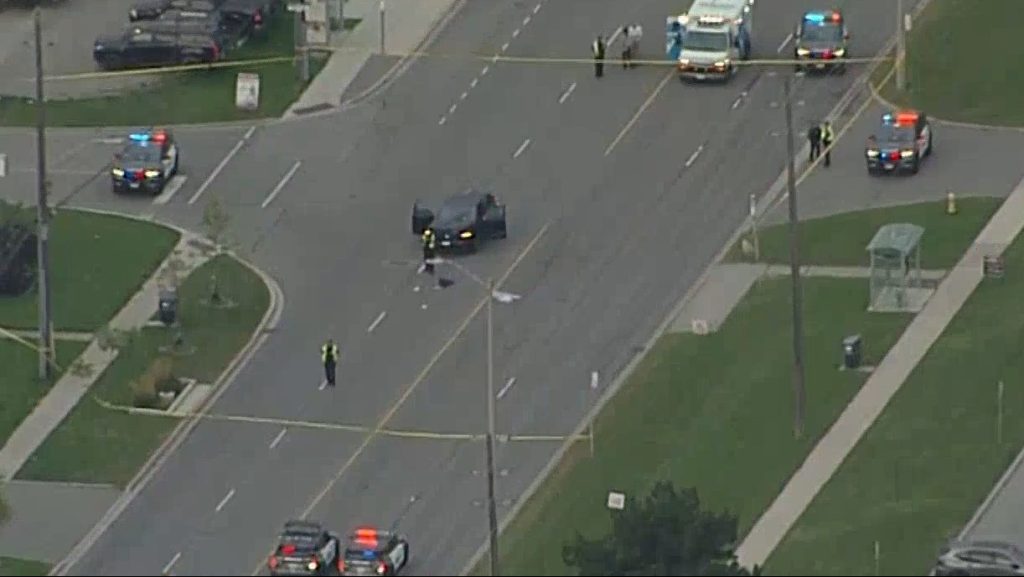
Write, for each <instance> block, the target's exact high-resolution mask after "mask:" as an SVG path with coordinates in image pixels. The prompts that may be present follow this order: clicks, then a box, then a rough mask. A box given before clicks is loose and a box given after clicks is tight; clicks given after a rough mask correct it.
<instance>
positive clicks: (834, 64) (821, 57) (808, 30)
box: [793, 10, 850, 73]
mask: <svg viewBox="0 0 1024 577" xmlns="http://www.w3.org/2000/svg"><path fill="white" fill-rule="evenodd" d="M793 39H794V41H793V55H794V58H795V59H796V60H797V61H798V64H797V65H796V69H797V71H798V72H807V71H814V70H822V71H828V70H833V69H834V70H836V72H839V73H844V72H846V63H845V60H846V58H847V54H846V53H847V41H848V40H849V39H850V33H849V32H848V31H847V30H846V22H845V21H844V20H843V14H842V13H841V12H839V11H838V10H827V11H818V12H808V13H806V14H804V17H803V18H801V19H800V24H798V25H797V28H796V32H794V34H793Z"/></svg>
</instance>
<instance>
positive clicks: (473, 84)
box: [469, 78, 480, 90]
mask: <svg viewBox="0 0 1024 577" xmlns="http://www.w3.org/2000/svg"><path fill="white" fill-rule="evenodd" d="M477 82H480V79H479V78H474V79H473V81H472V82H470V83H469V88H470V89H471V90H472V89H473V88H476V83H477Z"/></svg>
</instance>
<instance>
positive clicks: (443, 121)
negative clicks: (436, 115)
mask: <svg viewBox="0 0 1024 577" xmlns="http://www.w3.org/2000/svg"><path fill="white" fill-rule="evenodd" d="M445 122H448V117H446V116H442V117H441V120H438V121H437V125H438V126H442V125H444V123H445Z"/></svg>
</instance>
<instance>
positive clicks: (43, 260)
mask: <svg viewBox="0 0 1024 577" xmlns="http://www.w3.org/2000/svg"><path fill="white" fill-rule="evenodd" d="M33 19H34V20H35V36H36V38H35V40H36V146H37V148H36V154H37V160H36V162H37V166H36V185H37V191H36V194H37V196H36V205H37V206H36V226H37V227H38V230H37V232H36V237H37V238H36V259H37V264H38V267H39V378H40V379H44V380H47V379H49V378H50V376H51V371H50V367H51V366H52V363H53V334H52V333H53V331H52V329H53V321H52V320H51V319H50V312H51V311H50V245H49V240H50V239H49V237H50V204H49V201H48V200H47V191H46V101H45V100H44V99H43V26H42V16H41V10H40V9H39V7H36V9H35V13H34V14H33Z"/></svg>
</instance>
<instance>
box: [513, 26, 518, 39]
mask: <svg viewBox="0 0 1024 577" xmlns="http://www.w3.org/2000/svg"><path fill="white" fill-rule="evenodd" d="M512 38H519V29H518V28H516V29H515V30H513V31H512Z"/></svg>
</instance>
